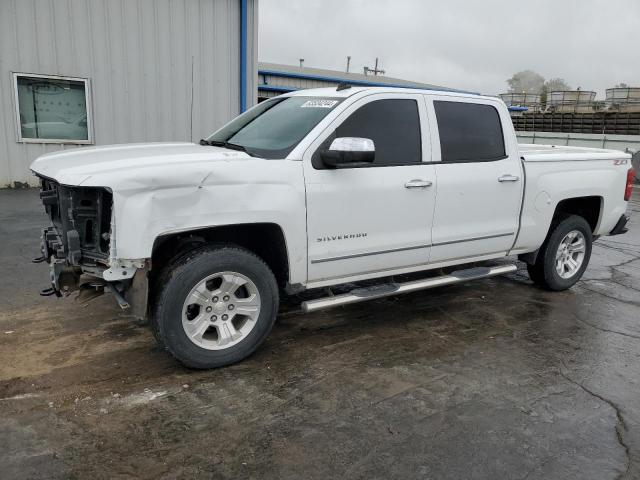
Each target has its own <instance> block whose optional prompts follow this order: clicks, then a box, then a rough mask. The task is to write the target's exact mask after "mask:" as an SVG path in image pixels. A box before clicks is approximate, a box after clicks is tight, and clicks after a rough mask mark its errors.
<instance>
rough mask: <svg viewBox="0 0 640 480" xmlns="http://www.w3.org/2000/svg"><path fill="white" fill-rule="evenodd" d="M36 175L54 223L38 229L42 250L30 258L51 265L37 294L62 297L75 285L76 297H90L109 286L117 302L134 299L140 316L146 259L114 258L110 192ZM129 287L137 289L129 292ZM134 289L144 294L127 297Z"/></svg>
mask: <svg viewBox="0 0 640 480" xmlns="http://www.w3.org/2000/svg"><path fill="white" fill-rule="evenodd" d="M40 180H41V192H40V198H41V199H42V203H43V204H44V207H45V210H46V212H47V214H48V215H49V218H50V219H51V223H52V225H51V226H49V227H46V228H44V229H43V231H42V244H41V252H42V255H41V256H40V257H39V258H36V259H34V260H33V261H34V262H35V263H42V262H47V263H49V267H50V277H51V286H50V287H48V288H45V289H43V290H42V291H41V292H40V294H41V295H44V296H50V295H56V296H58V297H61V296H67V295H69V294H71V293H72V292H74V291H78V292H79V295H78V298H79V299H80V300H81V301H88V300H91V299H93V298H95V297H96V296H99V295H101V294H102V293H104V291H105V290H107V291H109V292H111V293H112V294H113V295H114V297H115V298H116V301H117V302H118V304H119V305H120V307H122V308H123V309H127V310H129V309H131V307H132V305H131V303H134V304H135V307H136V308H135V310H136V314H137V315H138V316H144V310H146V272H147V270H148V269H147V265H146V262H144V261H137V262H129V263H128V264H126V265H125V264H123V263H122V262H117V261H115V259H114V258H113V247H114V245H113V243H112V242H113V241H114V240H113V238H112V235H113V222H112V210H113V195H112V193H111V192H110V191H109V190H108V189H106V188H101V187H72V186H66V185H61V184H59V183H57V182H56V181H54V180H51V179H48V178H43V177H41V178H40ZM115 267H117V271H116V268H115ZM116 274H117V275H120V277H116ZM134 284H135V288H132V285H134ZM128 290H131V291H132V292H136V295H133V293H132V294H131V295H127V291H128ZM138 295H140V296H144V299H143V297H141V301H138V299H137V298H136V299H134V302H131V301H130V299H127V298H125V296H127V297H130V296H131V297H133V296H136V297H138ZM139 310H142V312H139Z"/></svg>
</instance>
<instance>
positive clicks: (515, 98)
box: [500, 92, 540, 111]
mask: <svg viewBox="0 0 640 480" xmlns="http://www.w3.org/2000/svg"><path fill="white" fill-rule="evenodd" d="M500 98H501V99H502V101H503V102H504V103H506V104H507V106H509V107H511V106H514V107H528V108H529V111H536V110H538V109H539V108H540V94H538V93H514V92H509V93H501V94H500Z"/></svg>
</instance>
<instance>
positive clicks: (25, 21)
mask: <svg viewBox="0 0 640 480" xmlns="http://www.w3.org/2000/svg"><path fill="white" fill-rule="evenodd" d="M257 12H258V0H200V1H193V0H171V1H163V2H159V1H155V0H67V1H53V0H51V1H37V0H2V1H1V2H0V187H4V186H7V185H13V184H14V183H29V184H33V183H34V177H32V176H31V174H30V172H29V169H28V167H29V164H30V163H31V161H32V160H33V159H34V158H36V157H37V156H39V155H42V154H43V153H47V152H51V151H54V150H59V149H68V148H79V147H81V146H83V145H84V146H86V145H104V144H113V143H128V142H149V141H197V140H198V139H200V138H202V137H203V136H206V135H207V134H209V133H211V132H212V131H213V130H215V129H216V128H217V127H219V126H221V125H222V124H223V123H225V122H226V121H228V120H229V119H231V118H232V117H234V116H236V115H237V114H238V113H239V112H240V111H242V110H243V109H245V108H246V107H248V106H250V105H252V104H253V103H255V101H256V86H257V28H258V20H257Z"/></svg>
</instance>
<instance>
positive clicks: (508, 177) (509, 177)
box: [498, 174, 520, 183]
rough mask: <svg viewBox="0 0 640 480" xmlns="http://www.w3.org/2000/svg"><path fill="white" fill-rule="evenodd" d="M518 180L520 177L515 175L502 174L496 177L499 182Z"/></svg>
mask: <svg viewBox="0 0 640 480" xmlns="http://www.w3.org/2000/svg"><path fill="white" fill-rule="evenodd" d="M518 180H520V177H518V176H517V175H509V174H507V175H502V176H501V177H500V178H498V181H499V182H501V183H502V182H517V181H518Z"/></svg>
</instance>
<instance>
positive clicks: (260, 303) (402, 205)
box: [31, 86, 634, 368]
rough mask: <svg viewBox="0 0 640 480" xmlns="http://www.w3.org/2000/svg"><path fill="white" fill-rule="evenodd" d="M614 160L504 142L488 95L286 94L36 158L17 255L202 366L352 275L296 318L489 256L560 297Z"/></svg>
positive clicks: (228, 356) (428, 283) (609, 204)
mask: <svg viewBox="0 0 640 480" xmlns="http://www.w3.org/2000/svg"><path fill="white" fill-rule="evenodd" d="M630 167H631V162H630V156H629V155H627V154H625V153H622V152H619V151H611V150H596V149H588V148H568V147H550V146H549V147H546V146H539V145H535V146H523V145H520V146H519V145H518V144H517V142H516V135H515V132H514V129H513V126H512V123H511V119H510V117H509V113H508V111H507V108H506V106H505V104H504V103H503V102H502V101H501V100H499V99H497V98H493V97H486V96H480V95H473V94H463V93H455V92H447V91H435V90H414V89H398V88H355V87H354V88H349V87H348V86H339V87H338V88H337V89H334V88H331V89H328V88H326V89H317V90H304V91H299V92H295V93H291V94H286V95H281V96H279V97H275V98H273V99H270V100H268V101H265V102H263V103H260V104H258V105H257V106H255V107H253V108H252V109H250V110H248V111H247V112H245V113H243V114H242V115H240V116H239V117H237V118H236V119H234V120H233V121H231V122H230V123H228V124H227V125H225V126H224V127H222V128H221V129H220V130H218V131H216V132H215V133H213V134H212V135H211V136H210V137H209V138H208V139H206V140H202V141H201V142H200V144H199V145H196V144H193V143H155V144H132V145H114V146H106V147H97V148H84V149H78V150H73V151H65V152H60V153H53V154H48V155H44V156H42V157H40V158H38V159H37V160H35V161H34V162H33V164H32V166H31V169H32V170H33V172H34V173H35V174H36V175H37V176H38V177H40V178H41V181H42V192H41V194H40V195H41V197H42V201H43V203H44V205H45V208H46V211H47V212H48V214H49V215H50V217H51V220H52V223H53V225H52V226H49V227H47V228H45V229H44V231H43V241H42V256H41V257H40V258H37V259H35V260H34V261H36V262H45V261H46V262H48V263H49V264H50V271H51V281H52V286H51V287H50V288H47V289H45V290H43V291H42V294H44V295H54V294H55V295H58V296H61V295H67V294H69V293H70V292H72V291H74V290H80V295H81V296H82V295H86V294H87V292H89V294H91V293H92V292H93V293H96V292H97V293H100V292H102V291H104V290H108V291H110V292H111V293H112V294H113V295H114V296H115V298H116V300H117V301H118V303H119V304H120V306H121V307H123V308H128V309H129V310H130V311H131V312H132V313H133V314H134V315H137V316H140V317H148V318H150V320H151V324H152V326H153V330H154V332H155V334H156V337H157V338H158V341H159V342H160V343H161V344H162V345H163V346H164V347H165V348H166V349H167V350H169V352H171V353H172V354H173V355H174V356H175V357H176V358H177V359H178V360H180V361H181V362H183V363H184V364H185V365H188V366H190V367H194V368H210V367H217V366H222V365H226V364H229V363H232V362H236V361H239V360H241V359H242V358H244V357H246V356H247V355H249V354H251V353H252V352H253V351H254V350H255V349H256V348H257V347H258V346H259V345H260V343H261V342H262V341H263V340H264V339H265V337H266V336H267V335H268V333H269V331H270V330H271V327H272V326H273V323H274V321H275V318H276V314H277V312H278V305H279V298H280V295H282V294H292V293H298V292H301V291H303V290H306V289H317V288H319V287H332V286H337V285H340V284H351V283H354V282H355V283H356V288H355V289H354V290H352V291H349V292H347V293H342V294H338V295H331V292H328V293H327V294H326V295H325V296H322V297H320V298H314V299H311V300H307V301H305V302H304V303H303V304H302V308H303V310H305V311H313V310H317V309H319V308H326V307H331V306H337V305H344V304H348V303H354V302H359V301H364V300H368V299H372V298H380V297H383V296H387V295H397V294H399V293H404V292H411V291H415V290H420V289H426V288H430V287H434V286H439V285H447V284H452V283H456V282H464V281H468V280H470V279H477V278H484V277H490V276H493V275H499V274H504V273H507V272H512V271H514V270H515V269H516V266H515V264H513V262H512V263H505V262H504V261H503V262H497V263H498V264H497V265H496V262H495V261H494V262H493V265H489V266H480V267H478V266H477V262H485V261H488V260H492V259H498V258H501V257H506V256H517V257H518V258H519V259H520V260H522V261H524V262H526V263H527V264H528V269H529V274H530V277H531V279H532V280H533V281H534V282H535V283H536V284H538V285H540V286H542V287H544V288H547V289H551V290H563V289H566V288H569V287H571V286H572V285H573V284H575V283H576V282H577V281H578V280H579V279H580V277H581V276H582V274H583V272H584V270H585V268H586V267H587V264H588V262H589V257H590V254H591V246H592V242H593V240H594V238H597V237H598V236H601V235H616V234H620V233H624V232H625V231H626V229H625V224H626V223H627V221H628V217H627V216H626V215H625V212H626V209H627V202H628V200H629V197H630V195H631V188H632V186H631V184H632V181H633V175H634V173H633V170H632V169H631V168H630ZM471 263H473V264H474V265H476V266H474V267H472V268H469V266H467V268H465V267H460V268H459V269H458V270H455V269H453V270H454V271H452V272H451V270H452V269H451V268H449V267H452V266H455V265H463V264H471ZM443 268H447V271H450V273H448V274H441V275H439V276H434V275H433V274H431V275H425V276H424V278H421V279H417V280H415V279H413V280H411V281H407V282H404V283H402V282H398V281H396V280H395V278H394V276H396V275H400V274H406V273H411V272H418V271H426V270H433V269H443ZM414 276H415V275H414ZM372 279H379V281H378V282H377V283H376V282H375V281H372ZM363 280H368V282H364V284H366V286H362V283H360V285H357V282H361V281H363ZM343 289H344V288H343ZM325 290H328V289H327V288H325ZM319 292H322V291H321V290H319Z"/></svg>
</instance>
